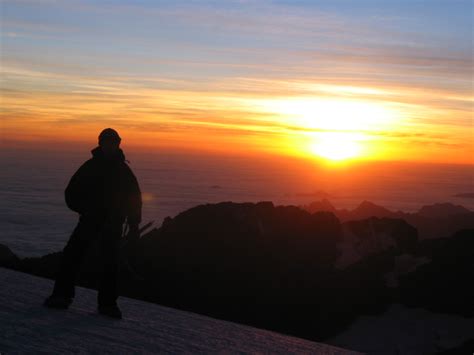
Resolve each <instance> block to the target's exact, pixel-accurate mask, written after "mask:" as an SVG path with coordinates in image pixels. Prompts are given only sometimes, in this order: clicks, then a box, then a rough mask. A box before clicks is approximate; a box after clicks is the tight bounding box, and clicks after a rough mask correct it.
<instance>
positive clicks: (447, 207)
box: [418, 203, 471, 218]
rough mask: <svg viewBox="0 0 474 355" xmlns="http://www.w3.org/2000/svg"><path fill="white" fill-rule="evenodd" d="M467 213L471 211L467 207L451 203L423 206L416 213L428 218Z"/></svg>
mask: <svg viewBox="0 0 474 355" xmlns="http://www.w3.org/2000/svg"><path fill="white" fill-rule="evenodd" d="M469 213H471V211H470V210H468V209H467V208H465V207H463V206H459V205H453V204H451V203H435V204H434V205H429V206H423V207H422V208H421V209H420V210H419V211H418V215H420V216H423V217H428V218H446V217H451V216H456V215H462V214H469Z"/></svg>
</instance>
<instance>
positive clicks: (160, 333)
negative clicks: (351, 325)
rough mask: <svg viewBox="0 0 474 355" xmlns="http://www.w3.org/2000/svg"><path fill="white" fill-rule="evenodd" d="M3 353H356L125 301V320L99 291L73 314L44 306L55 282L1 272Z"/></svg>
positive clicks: (86, 295) (79, 297)
mask: <svg viewBox="0 0 474 355" xmlns="http://www.w3.org/2000/svg"><path fill="white" fill-rule="evenodd" d="M0 284H1V285H2V286H1V287H0V353H2V354H3V353H10V352H47V353H64V352H100V353H114V354H116V353H130V352H135V353H137V352H138V353H144V352H145V353H146V352H153V353H157V352H160V353H216V352H224V353H242V352H243V353H312V354H354V353H355V352H351V351H347V350H343V349H340V348H336V347H333V346H329V345H324V344H318V343H314V342H311V341H308V340H303V339H299V338H295V337H290V336H285V335H282V334H278V333H274V332H271V331H267V330H262V329H256V328H253V327H249V326H244V325H240V324H236V323H232V322H227V321H222V320H216V319H213V318H209V317H205V316H202V315H198V314H195V313H190V312H184V311H179V310H176V309H172V308H168V307H163V306H159V305H156V304H152V303H147V302H142V301H138V300H133V299H129V298H125V297H120V298H119V305H120V307H121V309H122V312H123V314H124V319H122V320H116V319H111V318H107V317H104V316H101V315H98V314H97V313H96V296H97V294H96V292H95V291H94V290H89V289H85V288H81V287H78V288H77V289H76V298H75V301H74V303H73V304H72V306H71V307H70V308H69V309H68V310H51V309H47V308H45V307H43V306H42V302H43V300H44V298H45V297H46V296H48V295H49V293H50V291H51V290H52V286H53V282H52V281H51V280H48V279H43V278H40V277H36V276H31V275H28V274H24V273H20V272H16V271H12V270H8V269H4V268H0Z"/></svg>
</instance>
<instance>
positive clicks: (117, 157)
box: [91, 146, 125, 161]
mask: <svg viewBox="0 0 474 355" xmlns="http://www.w3.org/2000/svg"><path fill="white" fill-rule="evenodd" d="M91 153H92V156H93V157H94V158H95V159H110V160H114V161H125V154H124V153H123V150H122V149H121V148H119V149H118V150H117V152H116V153H115V154H114V155H113V156H111V157H110V158H108V157H106V156H105V155H104V152H103V151H102V148H101V147H100V146H97V147H95V148H94V149H92V150H91Z"/></svg>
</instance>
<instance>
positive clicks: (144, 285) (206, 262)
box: [0, 202, 474, 340]
mask: <svg viewBox="0 0 474 355" xmlns="http://www.w3.org/2000/svg"><path fill="white" fill-rule="evenodd" d="M347 231H350V232H351V234H350V237H351V238H352V239H349V241H350V243H349V244H350V245H352V246H354V245H356V246H358V247H359V249H360V250H362V252H361V253H360V257H359V258H358V259H356V260H353V261H351V262H350V263H347V264H346V265H345V266H344V268H337V267H336V266H337V263H338V260H339V259H340V258H341V256H342V255H343V250H341V249H340V245H341V243H344V242H346V241H347V239H346V238H347V235H346V234H345V233H346V232H347ZM473 234H474V230H472V229H471V230H465V231H462V232H459V233H458V234H456V235H455V236H454V237H450V238H443V239H432V240H424V241H421V242H419V241H417V238H416V229H414V228H413V227H412V226H410V225H409V224H407V223H406V222H405V221H403V220H400V219H393V218H369V219H366V220H360V221H353V222H347V223H343V224H341V223H340V222H339V219H338V218H337V217H336V216H335V215H334V213H331V212H315V213H309V212H307V211H305V210H302V209H300V208H298V207H295V206H274V205H273V203H271V202H260V203H232V202H222V203H218V204H206V205H200V206H196V207H194V208H191V209H189V210H186V211H184V212H182V213H180V214H178V215H177V216H175V217H174V218H171V217H168V218H166V219H165V220H164V221H163V224H162V225H161V227H160V228H158V229H153V230H151V231H149V232H147V233H146V234H144V235H142V237H141V239H140V240H139V241H138V242H137V243H133V244H130V245H128V246H127V248H126V249H125V250H123V257H122V261H123V260H126V262H127V263H126V265H125V264H123V263H122V264H121V265H122V269H121V272H120V280H119V284H120V289H121V294H122V295H124V296H129V297H134V298H138V299H142V300H145V301H150V302H156V303H160V304H163V305H167V306H171V307H175V308H179V309H184V310H190V311H193V312H197V313H202V314H206V315H209V316H212V317H215V318H220V319H227V320H232V321H235V322H240V323H244V324H250V325H253V326H257V327H260V328H266V329H271V330H276V331H279V332H283V333H287V334H293V335H298V336H300V337H305V338H309V339H313V340H323V339H325V338H327V337H330V336H334V335H335V334H337V333H338V332H340V331H341V330H342V329H344V327H347V326H349V325H350V324H351V322H353V321H354V320H355V319H356V318H357V317H358V316H360V315H362V314H380V313H383V312H384V311H386V310H387V308H388V307H389V305H390V304H393V303H402V304H406V305H415V306H417V307H421V308H428V309H432V310H434V311H439V312H452V313H456V314H462V315H464V316H472V312H471V311H470V308H469V307H470V306H472V304H470V303H469V302H470V301H472V299H473V298H472V297H473V294H472V291H470V288H471V287H470V282H471V280H472V279H473V276H474V275H473V269H474V268H473V265H474V264H473V263H474V255H472V252H473V250H474V248H473V246H474V245H473V244H472V243H473V242H474V236H473ZM351 243H352V244H351ZM60 257H61V253H60V252H58V253H52V254H49V255H46V256H44V257H41V258H25V259H22V260H20V261H19V262H18V263H16V264H15V263H13V264H10V266H9V267H13V268H16V269H17V270H21V271H25V272H28V273H32V274H36V275H40V276H45V277H50V278H53V277H54V275H55V274H56V272H57V268H58V266H59V261H60ZM10 258H13V259H14V258H15V257H10ZM13 259H12V260H13ZM418 259H422V260H423V263H418V261H417V260H418ZM0 260H1V259H0ZM402 264H403V265H402ZM408 264H410V265H408ZM400 265H401V266H400ZM407 265H408V266H407ZM413 265H415V266H413ZM125 266H127V267H125ZM98 270H100V266H99V260H98V254H97V250H96V247H95V246H94V247H93V248H91V250H90V252H89V254H88V255H87V257H86V260H85V262H84V264H83V266H82V272H81V274H80V277H79V280H78V284H80V285H82V286H86V287H91V288H97V286H98V282H97V280H98ZM388 279H390V280H391V282H388Z"/></svg>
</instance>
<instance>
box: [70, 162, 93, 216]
mask: <svg viewBox="0 0 474 355" xmlns="http://www.w3.org/2000/svg"><path fill="white" fill-rule="evenodd" d="M89 165H90V162H89V161H86V162H85V163H84V164H82V165H81V166H80V167H79V169H77V171H76V172H75V173H74V175H73V176H72V177H71V179H70V180H69V183H68V185H67V187H66V189H65V190H64V198H65V200H66V205H67V206H68V207H69V208H70V209H71V210H73V211H74V212H77V213H79V214H83V213H84V212H85V211H86V208H87V201H86V191H85V187H86V185H87V180H88V178H89V169H90V168H89Z"/></svg>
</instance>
